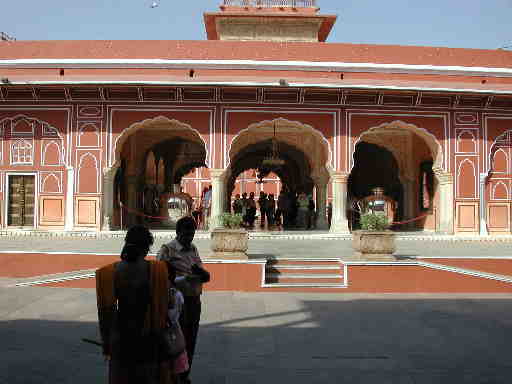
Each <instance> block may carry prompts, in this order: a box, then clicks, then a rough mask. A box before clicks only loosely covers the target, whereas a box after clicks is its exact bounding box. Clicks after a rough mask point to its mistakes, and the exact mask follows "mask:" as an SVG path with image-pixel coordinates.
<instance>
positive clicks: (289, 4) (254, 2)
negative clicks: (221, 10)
mask: <svg viewBox="0 0 512 384" xmlns="http://www.w3.org/2000/svg"><path fill="white" fill-rule="evenodd" d="M224 5H225V6H234V7H264V8H271V7H283V8H316V0H224Z"/></svg>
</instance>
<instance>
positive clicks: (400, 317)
mask: <svg viewBox="0 0 512 384" xmlns="http://www.w3.org/2000/svg"><path fill="white" fill-rule="evenodd" d="M289 297H290V296H286V295H272V294H262V295H261V294H260V295H254V294H242V293H208V294H206V295H205V298H204V303H205V306H204V316H203V324H202V326H201V331H200V337H199V345H198V348H197V356H196V361H195V364H194V369H193V376H192V378H193V382H194V383H205V384H231V383H233V384H234V383H237V384H240V383H243V384H252V383H269V384H270V383H294V384H302V383H308V384H311V383H363V384H364V383H379V384H382V383H393V384H396V383H411V384H423V383H425V384H426V383H441V384H443V383H450V384H454V383H455V384H456V383H503V384H508V383H510V382H511V379H512V362H511V360H510V353H509V352H510V345H512V321H511V320H510V313H511V311H512V302H511V301H510V300H505V299H425V298H417V299H411V298H407V299H398V298H397V297H396V296H392V297H389V298H384V299H367V298H356V299H354V298H347V299H344V298H343V296H341V297H340V295H336V298H335V299H333V300H330V299H329V298H330V297H332V296H331V295H325V296H322V295H316V296H315V297H314V298H312V299H308V295H304V296H303V299H298V300H290V299H289ZM296 297H297V296H295V298H296ZM93 299H94V296H93V294H91V298H90V300H93ZM54 312H55V309H54ZM53 316H54V315H53ZM82 337H87V338H92V339H97V338H98V332H97V324H96V323H95V322H92V321H84V322H81V321H59V320H55V319H45V318H44V316H43V317H42V318H39V319H14V320H8V321H3V322H2V323H1V325H0V340H2V352H3V353H2V363H1V365H2V366H3V367H2V369H0V383H5V384H18V383H23V384H32V383H34V384H35V383H38V384H39V383H74V384H85V383H87V384H90V383H106V365H105V363H104V362H103V360H102V357H101V354H100V349H99V347H96V346H94V345H90V344H85V343H83V342H82V341H81V338H82Z"/></svg>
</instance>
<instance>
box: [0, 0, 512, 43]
mask: <svg viewBox="0 0 512 384" xmlns="http://www.w3.org/2000/svg"><path fill="white" fill-rule="evenodd" d="M152 1H153V0H80V1H79V0H66V1H65V0H1V2H2V5H1V13H2V18H1V19H0V31H3V32H6V33H8V34H9V35H11V36H13V37H15V38H16V39H18V40H102V39H105V40H204V39H205V38H206V34H205V31H204V24H203V18H202V13H203V12H204V11H216V10H218V5H219V4H220V3H221V0H181V1H177V0H157V1H158V2H159V6H158V7H156V8H151V3H152ZM318 4H319V5H320V7H321V12H322V13H329V14H331V13H333V14H337V15H338V21H337V23H336V25H335V27H334V29H333V31H332V33H331V35H330V37H329V39H328V42H347V43H356V44H357V43H366V44H399V45H428V46H443V47H462V48H485V49H496V48H499V47H502V46H504V45H512V28H511V25H512V0H430V1H429V0H427V1H421V0H388V1H378V0H318Z"/></svg>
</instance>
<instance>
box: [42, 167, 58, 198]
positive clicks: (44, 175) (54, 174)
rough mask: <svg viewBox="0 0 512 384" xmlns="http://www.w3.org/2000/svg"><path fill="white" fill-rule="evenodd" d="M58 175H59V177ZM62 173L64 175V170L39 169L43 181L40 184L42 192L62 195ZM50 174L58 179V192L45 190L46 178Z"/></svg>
mask: <svg viewBox="0 0 512 384" xmlns="http://www.w3.org/2000/svg"><path fill="white" fill-rule="evenodd" d="M57 175H58V177H57ZM62 175H63V171H39V179H40V182H41V185H40V186H39V191H40V193H41V194H51V195H57V194H59V195H61V194H62V190H63V189H62V184H63V180H62ZM50 176H54V177H55V178H56V179H57V184H58V186H59V190H58V192H48V191H45V190H44V188H43V187H44V182H45V180H46V179H47V178H48V177H50Z"/></svg>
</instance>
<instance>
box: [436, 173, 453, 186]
mask: <svg viewBox="0 0 512 384" xmlns="http://www.w3.org/2000/svg"><path fill="white" fill-rule="evenodd" d="M434 173H435V175H436V177H437V180H438V181H439V184H440V185H444V184H453V175H452V174H451V173H450V172H440V171H435V172H434Z"/></svg>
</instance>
